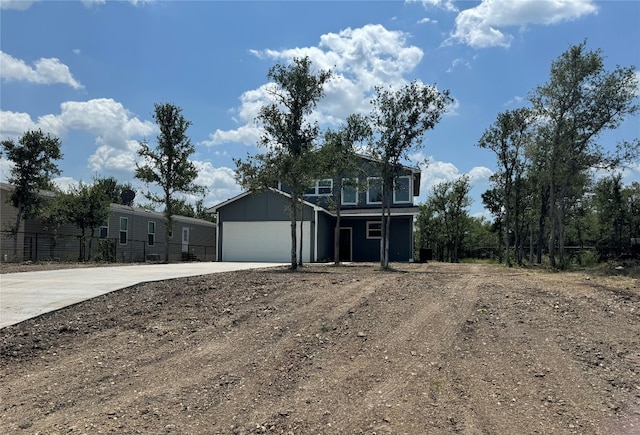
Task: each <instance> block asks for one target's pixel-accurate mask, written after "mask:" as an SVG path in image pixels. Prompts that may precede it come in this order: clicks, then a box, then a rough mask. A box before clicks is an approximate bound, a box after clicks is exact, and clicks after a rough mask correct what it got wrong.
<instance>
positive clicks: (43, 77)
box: [0, 51, 84, 89]
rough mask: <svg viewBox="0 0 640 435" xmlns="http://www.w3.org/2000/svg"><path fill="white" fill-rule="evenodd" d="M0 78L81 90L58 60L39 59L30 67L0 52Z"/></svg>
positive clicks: (67, 69)
mask: <svg viewBox="0 0 640 435" xmlns="http://www.w3.org/2000/svg"><path fill="white" fill-rule="evenodd" d="M0 65H1V66H2V67H1V68H0V78H2V79H3V80H7V81H13V80H16V81H18V80H24V81H27V82H31V83H38V84H54V83H62V84H66V85H69V86H71V87H73V88H74V89H82V88H84V86H82V85H81V84H80V83H79V82H78V81H77V80H76V79H74V78H73V75H71V71H69V67H68V66H67V65H65V64H63V63H62V62H60V59H56V58H55V57H52V58H40V59H38V60H36V61H35V62H34V63H33V67H30V66H29V65H27V64H26V63H25V61H23V60H21V59H16V58H14V57H13V56H11V55H9V54H7V53H5V52H3V51H0Z"/></svg>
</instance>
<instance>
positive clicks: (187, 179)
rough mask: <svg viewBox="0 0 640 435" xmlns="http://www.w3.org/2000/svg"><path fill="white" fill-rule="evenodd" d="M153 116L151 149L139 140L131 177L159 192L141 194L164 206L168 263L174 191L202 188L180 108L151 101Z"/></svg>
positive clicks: (190, 191)
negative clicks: (154, 133)
mask: <svg viewBox="0 0 640 435" xmlns="http://www.w3.org/2000/svg"><path fill="white" fill-rule="evenodd" d="M154 108H155V111H154V115H153V117H154V119H155V121H156V123H157V124H158V127H159V128H160V134H159V135H158V136H157V142H158V143H157V146H156V147H155V149H152V148H151V147H149V145H148V144H147V143H146V142H140V149H139V150H138V155H139V156H140V157H142V158H143V162H142V164H139V163H136V171H135V177H136V178H138V179H140V180H142V181H143V182H144V183H145V184H146V185H147V186H149V185H150V184H155V185H157V186H159V187H160V190H161V193H156V192H154V191H151V190H148V191H147V192H146V193H145V194H144V195H145V197H146V198H147V199H148V200H149V201H151V202H152V203H154V204H162V205H164V219H165V226H166V231H165V261H166V262H169V234H170V231H171V228H173V215H174V214H175V213H174V210H173V206H174V204H175V201H174V196H175V194H177V193H185V194H204V193H205V192H206V188H204V187H203V186H199V185H197V184H195V179H196V178H197V177H198V171H197V169H196V167H195V165H194V164H193V162H191V161H190V160H189V157H190V156H191V154H193V153H194V152H195V148H194V146H193V145H192V144H191V140H190V139H189V137H188V136H187V134H186V132H187V129H188V128H189V126H190V125H191V122H189V121H187V120H186V119H185V118H184V116H182V109H181V108H179V107H177V106H175V105H173V104H170V103H165V104H155V105H154Z"/></svg>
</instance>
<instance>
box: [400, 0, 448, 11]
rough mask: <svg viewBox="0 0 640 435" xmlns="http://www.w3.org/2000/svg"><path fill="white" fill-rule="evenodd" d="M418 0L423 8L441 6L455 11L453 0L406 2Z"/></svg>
mask: <svg viewBox="0 0 640 435" xmlns="http://www.w3.org/2000/svg"><path fill="white" fill-rule="evenodd" d="M415 2H420V3H422V5H423V6H424V7H425V8H427V9H428V8H432V7H435V8H441V9H446V10H448V11H452V12H455V11H457V10H458V8H457V7H456V6H455V5H454V4H453V0H407V3H415Z"/></svg>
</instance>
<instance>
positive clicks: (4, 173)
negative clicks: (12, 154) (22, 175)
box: [0, 157, 14, 183]
mask: <svg viewBox="0 0 640 435" xmlns="http://www.w3.org/2000/svg"><path fill="white" fill-rule="evenodd" d="M13 166H14V165H13V162H11V161H10V160H7V159H6V158H3V157H0V181H1V182H3V183H7V182H8V179H9V176H10V175H11V169H13Z"/></svg>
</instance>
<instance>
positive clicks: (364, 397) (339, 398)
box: [0, 263, 640, 435]
mask: <svg viewBox="0 0 640 435" xmlns="http://www.w3.org/2000/svg"><path fill="white" fill-rule="evenodd" d="M638 331H640V289H639V285H638V281H637V280H633V279H629V278H617V279H605V278H590V277H588V276H586V275H581V274H544V273H538V272H530V271H523V270H506V269H503V268H499V267H492V266H480V265H450V264H440V263H429V264H420V265H419V264H407V265H398V266H397V269H396V270H395V271H393V272H382V271H380V270H378V269H377V267H376V266H374V265H358V266H348V267H341V268H334V267H330V266H310V267H306V268H304V270H303V271H302V272H297V273H291V272H288V271H286V270H285V269H267V270H254V271H242V272H233V273H223V274H215V275H207V276H200V277H194V278H183V279H176V280H171V281H164V282H158V283H148V284H142V285H138V286H134V287H130V288H127V289H124V290H121V291H118V292H114V293H111V294H108V295H105V296H101V297H98V298H95V299H93V300H90V301H87V302H84V303H81V304H78V305H75V306H73V307H69V308H66V309H63V310H60V311H58V312H55V313H50V314H47V315H43V316H40V317H38V318H36V319H32V320H29V321H26V322H23V323H21V324H18V325H14V326H10V327H7V328H4V329H2V330H0V345H1V348H0V352H1V353H0V388H1V391H2V395H1V398H0V400H1V405H0V406H1V408H0V409H2V412H1V413H0V426H1V427H4V428H6V430H8V431H9V432H10V433H15V432H20V431H21V430H23V431H24V432H25V433H36V432H40V433H62V432H65V433H103V432H115V433H125V432H126V433H241V434H242V433H245V434H246V433H294V434H307V433H369V434H372V433H377V434H380V433H394V434H396V433H407V434H418V433H420V434H422V433H469V434H481V433H491V434H494V433H500V434H524V433H558V434H565V433H566V434H570V433H576V434H600V433H602V434H604V433H607V434H629V435H631V434H635V433H640V334H639V332H638Z"/></svg>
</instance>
